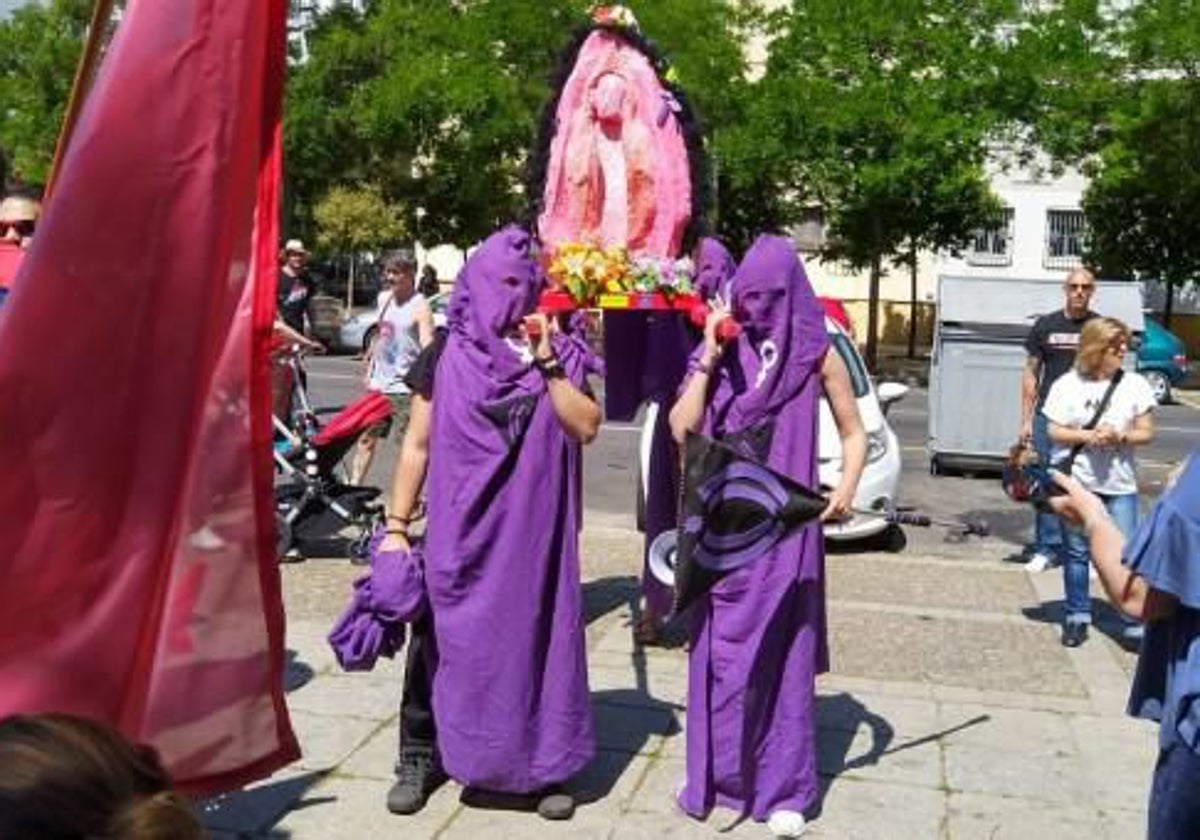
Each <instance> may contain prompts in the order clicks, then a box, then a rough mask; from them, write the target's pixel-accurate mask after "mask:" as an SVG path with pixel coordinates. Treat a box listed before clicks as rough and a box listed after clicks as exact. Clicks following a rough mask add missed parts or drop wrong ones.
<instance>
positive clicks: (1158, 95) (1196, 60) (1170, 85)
mask: <svg viewBox="0 0 1200 840" xmlns="http://www.w3.org/2000/svg"><path fill="white" fill-rule="evenodd" d="M1121 23H1122V24H1123V25H1122V27H1121V30H1120V31H1121V48H1122V52H1123V54H1124V55H1126V56H1127V57H1128V61H1127V63H1126V65H1127V67H1128V72H1127V73H1126V75H1125V77H1124V78H1123V79H1122V80H1121V84H1120V85H1119V86H1118V87H1117V94H1116V96H1115V97H1114V98H1115V99H1116V101H1115V103H1114V104H1113V105H1112V106H1111V107H1110V112H1109V113H1110V120H1109V123H1110V130H1109V131H1108V132H1107V134H1106V136H1105V138H1104V142H1103V143H1102V144H1101V145H1100V147H1099V150H1098V153H1097V154H1096V156H1095V157H1094V159H1092V160H1091V161H1090V162H1089V166H1088V168H1087V171H1088V173H1089V174H1090V175H1091V176H1092V181H1091V184H1090V186H1089V188H1088V190H1087V193H1086V194H1085V196H1084V202H1083V208H1084V212H1085V214H1086V216H1087V219H1088V225H1089V228H1090V234H1091V236H1090V241H1089V245H1088V251H1089V254H1088V257H1089V260H1091V261H1092V262H1094V263H1095V264H1096V265H1098V266H1099V268H1100V270H1101V271H1102V273H1104V274H1105V275H1108V276H1114V277H1136V278H1156V279H1161V280H1164V281H1166V282H1167V283H1168V284H1169V286H1170V287H1171V288H1172V289H1175V288H1180V287H1182V286H1183V285H1184V284H1185V283H1188V282H1191V281H1194V280H1195V279H1196V278H1200V170H1197V167H1196V161H1198V160H1200V10H1198V9H1196V8H1195V4H1194V3H1191V2H1185V3H1180V2H1178V0H1147V2H1144V3H1142V4H1140V5H1138V6H1136V7H1134V8H1133V9H1131V10H1130V12H1129V13H1128V15H1127V16H1126V18H1125V19H1124V20H1122V21H1121ZM1169 305H1170V298H1169V297H1168V306H1169ZM1168 313H1169V309H1168Z"/></svg>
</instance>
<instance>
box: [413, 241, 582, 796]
mask: <svg viewBox="0 0 1200 840" xmlns="http://www.w3.org/2000/svg"><path fill="white" fill-rule="evenodd" d="M531 246H532V240H531V237H530V236H529V234H528V233H526V232H525V231H523V230H521V229H518V228H515V227H509V228H505V229H504V230H502V231H500V232H498V233H496V234H494V235H492V236H491V237H490V238H489V239H488V240H487V241H486V242H484V243H483V245H481V246H480V247H479V249H478V250H477V251H476V252H475V253H474V254H473V255H472V256H471V258H470V260H468V262H467V264H466V266H465V267H464V268H463V270H462V273H461V274H460V275H459V278H458V281H457V284H456V288H455V291H454V297H453V298H452V299H451V303H450V307H449V310H448V313H447V320H448V325H449V336H448V337H447V339H446V345H445V348H444V350H443V351H442V355H441V359H440V360H439V362H438V366H437V373H436V377H435V386H434V393H435V394H436V398H435V399H434V400H433V406H432V408H433V415H432V427H431V438H430V458H429V477H428V491H429V519H428V532H427V536H426V541H425V564H426V566H425V575H426V586H427V589H428V595H429V603H430V608H431V611H432V617H433V631H434V637H435V640H436V648H437V652H438V657H437V658H438V661H437V665H436V668H435V671H434V675H433V715H434V718H435V720H436V721H437V741H438V751H439V754H440V757H441V763H442V766H443V767H444V769H445V771H446V773H447V774H448V775H449V776H450V777H451V778H453V779H455V780H457V781H458V782H459V783H461V784H462V785H464V786H465V787H468V788H473V789H477V790H485V791H493V792H500V793H508V794H523V795H532V796H534V797H536V799H537V801H538V812H539V813H540V814H541V815H542V816H543V817H546V818H547V819H567V818H569V817H570V816H571V815H572V814H573V812H574V800H573V799H572V798H571V797H570V795H569V794H567V793H565V792H564V791H563V790H562V788H561V784H562V783H563V782H565V781H566V780H567V779H569V778H570V777H571V776H572V775H574V774H575V773H576V772H578V771H579V770H580V769H581V768H583V766H584V765H586V764H587V763H588V762H589V761H590V760H591V758H592V756H593V754H594V751H595V746H594V739H593V734H592V716H591V706H590V702H589V695H588V680H587V662H586V659H585V636H584V615H583V604H582V592H581V588H580V578H579V574H580V573H579V543H578V538H579V535H578V523H579V514H580V510H579V507H580V492H579V487H580V485H579V482H578V474H579V470H580V462H581V448H580V444H581V443H586V442H589V441H591V440H592V439H593V438H595V436H596V434H597V432H598V430H599V425H600V410H599V407H598V406H597V405H596V403H595V401H594V400H593V399H592V397H591V395H590V394H589V393H588V391H587V386H586V384H585V382H584V377H585V374H586V372H587V370H588V369H589V368H591V367H592V365H593V360H592V359H591V358H590V355H589V351H588V350H587V348H586V345H585V344H583V342H581V341H580V340H578V339H577V338H574V337H571V336H566V335H562V334H558V333H553V334H552V330H551V328H550V325H549V324H548V323H547V321H546V318H545V317H544V316H541V315H531V314H530V313H532V312H533V310H534V306H535V303H536V301H537V296H538V292H539V291H540V289H541V285H542V276H541V273H540V271H539V269H538V266H537V262H536V260H535V259H534V258H533V257H532V255H531ZM526 317H529V318H531V319H535V320H537V321H538V322H539V324H538V326H539V327H540V338H539V339H538V340H537V342H536V343H535V344H532V345H531V344H530V343H529V342H527V341H525V340H524V339H523V338H522V337H521V336H522V335H523V334H522V332H521V325H522V321H523V319H525V318H526Z"/></svg>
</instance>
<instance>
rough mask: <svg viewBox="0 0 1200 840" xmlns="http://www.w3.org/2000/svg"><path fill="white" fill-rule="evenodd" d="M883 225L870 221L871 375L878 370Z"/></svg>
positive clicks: (868, 336) (868, 311)
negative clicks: (872, 247) (873, 245)
mask: <svg viewBox="0 0 1200 840" xmlns="http://www.w3.org/2000/svg"><path fill="white" fill-rule="evenodd" d="M882 226H883V223H882V221H881V220H880V218H879V217H878V215H876V216H875V218H874V219H872V228H873V229H874V239H875V248H874V251H873V253H872V255H871V285H870V288H869V289H868V291H867V347H866V351H867V354H866V355H867V358H866V359H865V361H866V363H867V370H869V371H870V372H871V373H872V374H874V373H876V372H877V370H878V365H877V364H876V362H877V361H878V358H879V280H880V277H882V275H883V235H882Z"/></svg>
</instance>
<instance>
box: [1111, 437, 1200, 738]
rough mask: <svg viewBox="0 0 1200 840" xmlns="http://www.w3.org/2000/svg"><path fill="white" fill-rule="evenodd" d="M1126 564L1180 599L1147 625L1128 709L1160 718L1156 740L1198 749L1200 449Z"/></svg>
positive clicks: (1129, 548) (1132, 545) (1132, 546)
mask: <svg viewBox="0 0 1200 840" xmlns="http://www.w3.org/2000/svg"><path fill="white" fill-rule="evenodd" d="M1125 565H1127V566H1128V567H1129V568H1130V570H1131V571H1133V572H1134V573H1135V574H1137V575H1139V576H1140V577H1142V578H1145V580H1146V582H1147V583H1148V584H1149V585H1150V586H1151V587H1152V588H1154V589H1157V590H1159V591H1160V592H1165V593H1168V594H1170V595H1173V596H1174V597H1175V598H1176V600H1178V602H1179V606H1178V608H1177V609H1176V611H1175V614H1174V615H1172V616H1171V617H1169V618H1166V619H1162V620H1159V621H1152V622H1150V623H1148V624H1147V625H1146V637H1145V639H1144V640H1143V642H1142V653H1141V656H1139V657H1138V666H1137V673H1136V674H1135V675H1134V678H1133V690H1132V692H1131V693H1130V697H1129V714H1131V715H1133V716H1135V717H1142V718H1149V719H1150V720H1156V721H1159V747H1160V749H1163V750H1166V749H1169V748H1171V747H1173V746H1176V745H1183V746H1185V747H1187V748H1188V749H1190V750H1191V751H1192V752H1194V753H1196V754H1197V755H1200V455H1198V454H1197V450H1193V452H1192V455H1191V457H1190V458H1189V459H1188V465H1187V467H1186V468H1185V469H1184V472H1183V475H1182V476H1181V477H1180V479H1179V482H1178V483H1177V484H1176V485H1175V487H1173V488H1172V489H1171V490H1170V491H1169V492H1168V493H1166V494H1165V495H1164V496H1163V497H1162V498H1161V499H1160V500H1159V502H1158V504H1157V505H1155V507H1154V509H1153V510H1152V511H1151V512H1150V516H1149V517H1148V518H1147V519H1146V520H1145V521H1144V522H1143V523H1142V527H1141V528H1139V529H1138V533H1137V536H1136V537H1134V540H1133V542H1132V543H1130V544H1129V545H1128V546H1127V547H1126V550H1125Z"/></svg>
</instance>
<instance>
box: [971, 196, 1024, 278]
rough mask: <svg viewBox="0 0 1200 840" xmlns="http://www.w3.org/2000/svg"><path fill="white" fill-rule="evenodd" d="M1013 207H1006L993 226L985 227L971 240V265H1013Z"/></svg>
mask: <svg viewBox="0 0 1200 840" xmlns="http://www.w3.org/2000/svg"><path fill="white" fill-rule="evenodd" d="M1012 252H1013V208H1011V207H1005V208H1004V209H1003V210H1002V211H1001V212H1000V217H999V218H998V219H997V220H996V223H995V224H994V225H993V226H992V227H988V228H983V229H982V230H979V231H977V232H976V233H975V238H974V239H972V240H971V250H970V251H968V252H967V263H968V264H969V265H1012V257H1013V253H1012Z"/></svg>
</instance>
